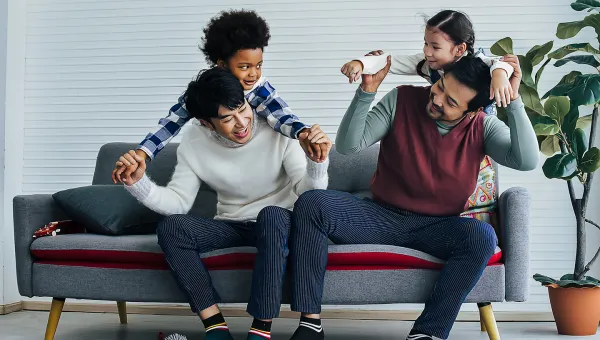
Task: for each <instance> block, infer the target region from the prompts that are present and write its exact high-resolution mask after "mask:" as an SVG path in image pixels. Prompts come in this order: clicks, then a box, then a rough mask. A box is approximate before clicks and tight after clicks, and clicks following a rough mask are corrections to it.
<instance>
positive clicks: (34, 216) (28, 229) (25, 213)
mask: <svg viewBox="0 0 600 340" xmlns="http://www.w3.org/2000/svg"><path fill="white" fill-rule="evenodd" d="M65 219H66V215H65V213H64V212H63V211H62V210H61V209H60V208H59V207H58V205H57V204H56V203H55V202H54V199H53V198H52V195H27V196H16V197H15V198H14V199H13V222H14V228H15V233H14V234H15V257H16V265H17V283H18V285H19V293H21V295H23V296H28V297H32V296H33V286H32V267H33V259H32V257H31V252H30V247H31V243H32V242H33V233H34V232H35V231H36V230H37V229H39V228H42V227H43V226H44V225H46V224H48V223H50V222H52V221H60V220H65Z"/></svg>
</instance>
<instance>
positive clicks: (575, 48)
mask: <svg viewBox="0 0 600 340" xmlns="http://www.w3.org/2000/svg"><path fill="white" fill-rule="evenodd" d="M574 52H588V53H592V54H600V50H597V49H595V48H594V47H593V46H592V45H590V44H589V43H579V44H569V45H566V46H563V47H560V48H558V49H556V50H554V51H553V52H552V53H550V54H548V58H552V59H561V58H564V57H566V56H568V55H569V54H571V53H574Z"/></svg>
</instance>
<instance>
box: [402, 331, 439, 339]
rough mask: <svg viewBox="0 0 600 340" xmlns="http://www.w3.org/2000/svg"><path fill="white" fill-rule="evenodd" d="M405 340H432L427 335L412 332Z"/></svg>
mask: <svg viewBox="0 0 600 340" xmlns="http://www.w3.org/2000/svg"><path fill="white" fill-rule="evenodd" d="M406 340H433V338H432V337H431V336H429V335H427V334H423V333H419V332H418V331H415V330H412V331H410V333H409V334H408V336H407V337H406Z"/></svg>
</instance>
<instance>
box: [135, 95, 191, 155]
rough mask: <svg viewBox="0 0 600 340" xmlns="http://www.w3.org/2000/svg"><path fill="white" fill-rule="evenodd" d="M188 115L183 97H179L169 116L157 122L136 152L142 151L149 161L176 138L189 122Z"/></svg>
mask: <svg viewBox="0 0 600 340" xmlns="http://www.w3.org/2000/svg"><path fill="white" fill-rule="evenodd" d="M190 118H191V117H190V115H189V113H188V112H187V110H186V109H185V104H184V102H183V96H181V97H179V99H178V100H177V104H175V105H173V106H172V107H171V109H170V110H169V114H168V115H167V116H166V117H164V118H161V119H160V120H159V121H158V126H156V128H154V130H153V131H152V132H150V133H148V135H147V136H146V138H144V140H142V142H141V143H140V144H139V145H138V147H137V150H141V151H144V153H145V154H146V155H148V157H150V159H154V157H156V155H157V154H158V153H159V152H160V151H161V150H162V149H163V148H164V147H165V146H166V145H167V144H169V142H170V141H171V139H173V137H175V136H177V134H178V133H179V130H181V127H183V125H185V123H187V122H188V121H189V120H190Z"/></svg>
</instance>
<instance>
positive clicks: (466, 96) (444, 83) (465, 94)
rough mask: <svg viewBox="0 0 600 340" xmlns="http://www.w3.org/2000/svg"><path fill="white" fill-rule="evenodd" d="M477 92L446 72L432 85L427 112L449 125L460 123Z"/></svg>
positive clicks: (433, 117)
mask: <svg viewBox="0 0 600 340" xmlns="http://www.w3.org/2000/svg"><path fill="white" fill-rule="evenodd" d="M476 95H477V92H475V91H474V90H473V89H471V88H469V87H468V86H466V85H464V84H461V83H460V82H459V81H458V80H456V78H454V76H453V75H452V74H451V73H450V74H445V75H444V77H442V78H441V79H440V80H438V81H437V83H435V84H434V85H433V86H432V87H431V92H430V94H429V103H427V114H428V115H429V117H431V118H432V119H435V120H438V121H441V122H443V123H445V124H448V125H453V124H456V123H458V122H459V121H460V120H461V118H463V117H464V115H465V114H466V113H467V112H468V110H469V103H470V102H471V100H472V99H473V98H475V96H476Z"/></svg>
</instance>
